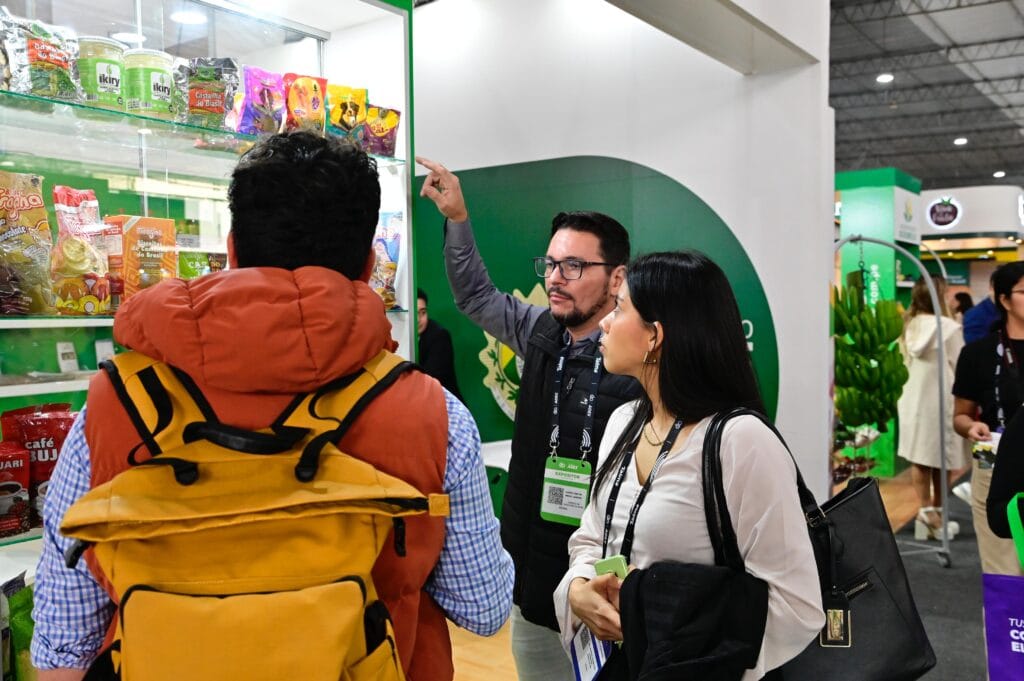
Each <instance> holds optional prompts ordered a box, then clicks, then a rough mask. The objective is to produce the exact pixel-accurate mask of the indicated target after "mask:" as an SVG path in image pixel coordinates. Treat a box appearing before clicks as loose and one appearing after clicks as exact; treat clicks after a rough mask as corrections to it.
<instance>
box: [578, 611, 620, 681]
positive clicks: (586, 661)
mask: <svg viewBox="0 0 1024 681" xmlns="http://www.w3.org/2000/svg"><path fill="white" fill-rule="evenodd" d="M611 649H612V646H611V643H609V642H608V641H599V640H598V639H597V638H596V637H595V636H594V635H593V634H592V633H590V629H587V626H586V625H585V624H584V625H581V626H580V628H579V629H578V630H577V631H576V635H575V636H573V637H572V648H571V649H570V651H569V653H570V657H571V658H572V669H573V671H574V672H576V681H594V679H596V678H597V675H598V674H599V673H600V672H601V669H602V668H603V667H604V664H605V662H607V661H608V655H609V654H610V653H611Z"/></svg>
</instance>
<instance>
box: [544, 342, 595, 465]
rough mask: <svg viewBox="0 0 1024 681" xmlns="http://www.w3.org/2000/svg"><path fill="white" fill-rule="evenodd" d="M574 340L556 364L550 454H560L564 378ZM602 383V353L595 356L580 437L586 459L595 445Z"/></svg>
mask: <svg viewBox="0 0 1024 681" xmlns="http://www.w3.org/2000/svg"><path fill="white" fill-rule="evenodd" d="M571 347H572V341H571V340H570V341H569V342H568V343H566V345H565V347H564V348H563V349H562V353H561V354H560V355H559V356H558V364H557V365H555V396H554V398H552V400H551V437H550V438H549V440H548V444H550V445H551V453H550V456H558V445H559V443H560V441H561V438H560V435H559V426H558V417H559V412H560V410H561V404H562V379H563V378H564V377H565V362H566V360H567V359H569V349H570V348H571ZM600 384H601V355H596V356H595V357H594V368H593V370H592V371H591V374H590V394H589V395H587V411H586V413H585V414H584V416H583V437H582V438H581V439H580V458H581V459H586V458H587V455H588V454H590V450H591V449H592V448H593V446H594V434H593V433H594V407H595V405H596V404H597V389H598V386H600Z"/></svg>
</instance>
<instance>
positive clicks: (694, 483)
mask: <svg viewBox="0 0 1024 681" xmlns="http://www.w3.org/2000/svg"><path fill="white" fill-rule="evenodd" d="M616 299H617V304H616V306H615V309H614V310H613V311H612V312H610V313H609V314H608V315H607V316H605V318H604V319H603V320H602V321H601V330H602V331H603V332H604V335H603V336H602V337H601V351H602V353H603V354H604V359H605V365H606V366H607V368H608V371H609V372H611V373H615V374H624V375H627V376H632V377H633V378H635V379H637V381H639V382H640V384H641V385H642V386H643V390H644V392H643V394H642V395H641V396H640V398H639V399H638V400H636V401H634V402H630V403H628V404H625V405H623V406H622V407H620V408H618V409H616V410H615V413H614V414H613V415H612V418H611V419H610V420H609V423H608V429H607V430H606V431H605V436H604V439H603V440H602V441H601V447H600V450H601V455H600V464H599V466H600V467H599V469H598V473H597V480H596V482H595V488H594V489H595V493H594V494H593V496H592V497H591V499H590V503H589V504H588V506H587V510H586V513H585V515H584V517H583V523H582V525H581V526H580V529H579V530H578V531H577V532H576V533H575V534H573V536H572V539H571V540H570V542H569V554H570V566H569V569H568V571H567V572H566V573H565V576H564V577H563V578H562V580H561V582H560V583H559V585H558V589H557V590H556V591H555V595H554V601H555V611H556V613H557V614H558V619H559V625H560V627H561V632H562V643H563V646H565V647H566V649H568V648H569V646H570V645H571V641H572V638H573V636H574V634H575V632H576V630H577V629H578V628H579V627H580V626H581V625H586V626H587V627H589V628H590V630H591V632H592V633H593V634H594V635H595V636H597V637H598V638H600V639H603V640H616V641H618V640H622V638H623V635H622V634H623V632H622V623H621V620H620V617H619V610H618V607H617V605H616V604H617V602H618V592H619V587H620V585H621V580H620V579H618V578H617V577H616V576H615V575H613V574H605V575H601V576H597V575H596V573H595V570H594V563H595V562H596V561H597V560H599V559H601V558H602V557H605V556H610V555H614V554H621V555H623V556H624V557H625V558H626V560H627V562H628V563H630V564H631V565H633V566H635V567H636V568H640V569H644V568H647V567H649V566H650V565H651V564H653V563H655V562H659V561H666V560H668V561H678V562H683V563H697V564H702V565H714V564H715V560H714V551H713V549H712V546H711V539H710V535H709V531H708V527H707V521H706V517H705V513H704V495H703V491H702V487H701V479H702V468H703V466H702V463H701V452H702V449H703V444H704V435H705V431H706V429H707V426H708V424H709V422H710V421H711V417H712V416H713V415H714V414H716V413H718V412H722V411H728V410H731V409H734V408H736V407H747V408H750V409H755V410H757V411H761V412H762V413H763V411H764V406H763V403H762V400H761V395H760V391H759V390H758V387H757V379H756V378H755V376H754V369H753V365H752V363H751V361H750V354H749V352H748V351H747V346H746V340H745V339H744V336H743V329H742V324H741V321H740V314H739V308H738V306H737V304H736V299H735V297H734V295H733V292H732V288H731V287H730V286H729V282H728V280H727V279H726V277H725V274H724V273H723V272H722V270H721V269H720V268H719V267H718V265H716V264H715V263H714V262H712V261H711V260H710V259H708V258H707V256H705V255H703V254H702V253H698V252H696V251H682V252H674V253H653V254H650V255H644V256H640V257H639V258H637V259H636V260H634V261H633V262H632V263H630V265H629V268H628V269H627V282H626V283H625V284H624V285H623V286H622V287H621V289H620V290H619V294H618V296H617V297H616ZM721 461H722V480H723V483H724V491H725V503H726V506H727V507H728V510H729V515H730V516H731V520H732V525H733V528H734V530H735V532H736V543H737V545H738V546H739V549H740V553H741V554H742V557H743V560H744V563H745V565H746V569H747V572H749V573H750V574H752V575H754V576H755V577H758V578H760V579H763V580H764V581H765V582H767V585H768V616H767V622H766V624H765V630H764V638H763V641H762V644H761V653H760V655H759V657H758V660H757V663H756V664H755V666H754V667H753V668H752V669H749V670H748V671H747V672H746V673H745V674H744V675H743V681H755V680H756V679H761V678H762V677H764V676H765V675H766V674H767V673H768V672H769V671H771V670H773V669H775V668H777V667H779V666H781V665H782V664H784V663H785V662H788V661H789V660H790V659H792V658H793V657H795V656H796V655H797V654H799V653H800V652H801V651H802V650H803V649H804V648H805V647H806V646H807V644H808V643H810V641H811V640H812V639H814V638H815V636H816V635H817V634H818V632H819V631H820V630H821V628H822V626H823V625H824V623H825V615H824V613H823V612H822V603H821V589H820V584H819V581H818V573H817V568H816V563H815V559H814V552H813V548H812V546H811V541H810V538H809V536H808V534H807V524H806V519H805V518H804V513H803V510H802V508H801V505H800V497H799V494H798V491H797V485H796V467H795V466H794V464H793V459H792V458H791V457H790V455H789V452H788V451H787V449H786V447H785V445H784V444H783V443H782V442H781V440H779V438H778V437H777V436H776V435H775V433H773V432H772V431H771V429H769V428H768V427H767V426H766V425H765V424H764V423H762V422H761V420H760V419H758V418H757V417H755V416H751V415H744V416H739V417H737V418H734V419H732V420H731V421H729V422H728V423H727V424H726V426H725V429H724V432H723V434H722V443H721ZM644 489H646V490H648V491H647V493H646V495H644V493H643V492H642V490H644ZM613 499H617V503H616V502H615V501H613ZM641 504H642V506H641ZM630 536H631V541H630V539H629V537H630ZM659 678H661V677H659ZM665 678H668V677H665ZM716 678H717V677H716Z"/></svg>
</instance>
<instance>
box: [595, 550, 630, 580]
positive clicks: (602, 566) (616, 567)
mask: <svg viewBox="0 0 1024 681" xmlns="http://www.w3.org/2000/svg"><path fill="white" fill-rule="evenodd" d="M594 571H595V572H597V574H599V575H606V574H608V573H611V574H613V575H615V576H616V577H618V578H619V579H625V578H626V573H627V569H626V559H625V558H624V557H623V556H622V555H615V556H608V557H607V558H602V559H601V560H599V561H597V562H596V563H594Z"/></svg>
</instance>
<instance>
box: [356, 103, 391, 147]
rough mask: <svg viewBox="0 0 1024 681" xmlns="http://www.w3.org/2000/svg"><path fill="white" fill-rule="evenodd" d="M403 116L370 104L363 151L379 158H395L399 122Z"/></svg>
mask: <svg viewBox="0 0 1024 681" xmlns="http://www.w3.org/2000/svg"><path fill="white" fill-rule="evenodd" d="M400 117H401V114H400V113H399V112H398V111H396V110H395V109H385V108H384V107H382V106H375V105H373V104H370V105H369V107H368V108H367V110H366V123H365V124H364V125H363V130H364V131H365V134H364V135H363V136H362V137H361V140H360V144H361V145H362V147H363V149H365V150H366V151H367V152H369V153H371V154H377V155H378V156H394V155H395V145H396V144H397V142H398V120H399V118H400Z"/></svg>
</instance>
